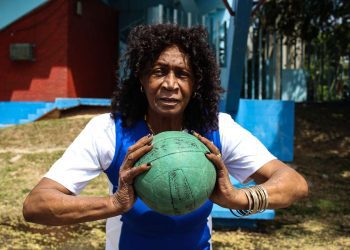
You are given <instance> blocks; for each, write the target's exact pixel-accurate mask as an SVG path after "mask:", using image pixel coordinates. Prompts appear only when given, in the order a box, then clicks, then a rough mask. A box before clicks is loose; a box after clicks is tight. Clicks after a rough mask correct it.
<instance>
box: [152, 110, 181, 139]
mask: <svg viewBox="0 0 350 250" xmlns="http://www.w3.org/2000/svg"><path fill="white" fill-rule="evenodd" d="M182 119H183V116H182V115H181V116H176V117H168V116H158V115H152V114H150V113H147V114H146V115H145V121H146V123H147V125H148V128H149V130H150V131H151V133H153V134H158V133H160V132H163V131H182V130H183V129H184V128H183V126H182Z"/></svg>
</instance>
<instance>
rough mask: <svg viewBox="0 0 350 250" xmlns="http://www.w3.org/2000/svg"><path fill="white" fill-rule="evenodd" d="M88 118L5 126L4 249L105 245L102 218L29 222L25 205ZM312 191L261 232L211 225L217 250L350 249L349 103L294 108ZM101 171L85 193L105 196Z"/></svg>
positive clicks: (298, 154)
mask: <svg viewBox="0 0 350 250" xmlns="http://www.w3.org/2000/svg"><path fill="white" fill-rule="evenodd" d="M90 119H91V116H88V115H84V116H72V117H67V118H62V119H55V120H43V121H38V122H35V123H31V124H27V125H21V126H14V127H9V128H4V129H0V178H1V181H0V201H1V202H0V249H103V248H104V241H105V235H104V229H105V226H104V223H105V221H97V222H91V223H82V224H79V225H74V226H63V227H46V226H41V225H35V224H31V223H26V222H25V221H24V220H23V218H22V211H21V210H22V203H23V200H24V199H25V197H26V195H27V194H28V192H29V191H30V190H31V189H32V188H33V187H34V185H35V184H36V183H37V182H38V181H39V179H40V178H41V177H42V175H43V174H44V173H45V172H46V171H47V170H48V168H49V167H50V166H51V165H52V163H53V162H54V161H55V160H57V159H58V158H59V157H60V156H61V155H62V154H63V152H64V150H65V148H66V147H67V146H68V145H69V144H70V143H71V142H72V141H73V140H74V138H75V137H76V136H77V134H78V133H79V131H80V130H81V129H82V128H83V127H84V126H85V124H86V123H87V122H88V121H89V120H90ZM289 165H290V166H292V167H293V168H296V169H297V170H298V171H299V172H300V173H302V174H303V175H304V176H305V177H306V179H307V181H308V183H309V186H310V196H309V197H308V198H307V199H305V200H302V201H299V202H297V203H295V204H294V205H292V206H291V207H289V208H286V209H280V210H277V211H276V212H277V216H276V219H275V220H274V221H270V222H261V223H260V226H259V228H258V229H256V230H250V231H249V230H244V229H238V230H231V231H219V230H217V231H214V232H213V247H214V250H215V249H230V250H231V249H350V195H349V193H350V192H349V191H350V106H349V104H342V105H338V104H318V105H317V104H313V105H305V104H304V105H301V104H298V105H297V107H296V127H295V160H294V161H293V162H291V163H289ZM106 183H107V180H106V177H105V176H104V175H101V176H99V177H98V178H96V179H95V180H93V181H92V182H91V183H90V184H89V185H88V186H87V188H86V189H85V190H84V192H83V194H82V195H107V194H108V190H107V184H106Z"/></svg>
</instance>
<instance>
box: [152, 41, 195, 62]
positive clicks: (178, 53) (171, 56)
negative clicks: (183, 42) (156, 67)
mask: <svg viewBox="0 0 350 250" xmlns="http://www.w3.org/2000/svg"><path fill="white" fill-rule="evenodd" d="M159 63H160V64H176V65H177V66H182V67H189V61H188V56H187V54H186V53H184V52H183V51H182V50H181V49H179V47H178V46H176V45H172V46H169V47H167V48H165V49H164V50H163V51H162V52H161V53H160V55H159V57H158V59H157V60H156V61H155V64H159Z"/></svg>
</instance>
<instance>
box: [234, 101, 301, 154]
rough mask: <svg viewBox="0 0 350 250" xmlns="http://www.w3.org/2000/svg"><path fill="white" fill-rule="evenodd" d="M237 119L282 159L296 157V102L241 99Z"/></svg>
mask: <svg viewBox="0 0 350 250" xmlns="http://www.w3.org/2000/svg"><path fill="white" fill-rule="evenodd" d="M234 118H235V121H236V122H237V123H238V124H240V125H241V126H243V127H244V128H246V129H247V130H249V131H250V132H251V133H252V134H253V135H255V136H256V137H257V138H258V139H259V140H260V141H261V142H262V143H263V144H264V145H265V146H266V147H267V148H268V149H269V150H270V152H271V153H273V154H274V155H275V156H276V157H277V158H278V159H280V160H282V161H293V156H294V102H293V101H278V100H247V99H241V100H240V102H239V110H238V113H237V115H236V116H235V117H234Z"/></svg>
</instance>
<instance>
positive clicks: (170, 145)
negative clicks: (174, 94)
mask: <svg viewBox="0 0 350 250" xmlns="http://www.w3.org/2000/svg"><path fill="white" fill-rule="evenodd" d="M152 144H153V149H152V150H151V151H150V152H149V153H147V154H145V155H144V156H143V157H141V158H140V159H139V160H138V161H137V162H136V164H135V166H136V167H137V166H140V165H142V164H144V163H148V162H150V163H151V164H152V167H151V169H150V170H148V171H146V172H144V173H142V174H141V175H139V176H137V177H136V178H135V181H134V187H135V191H136V194H137V195H138V196H139V197H140V198H141V199H142V200H143V201H144V203H146V204H147V205H148V206H149V207H150V208H152V209H153V210H155V211H157V212H159V213H162V214H166V215H182V214H186V213H189V212H191V211H193V210H195V209H196V208H198V207H200V206H201V205H202V204H203V203H204V202H205V201H206V200H207V199H208V198H209V196H210V194H211V193H212V191H213V189H214V186H215V182H216V170H215V166H214V165H213V163H212V162H211V161H210V160H208V159H207V157H206V156H205V153H206V152H209V150H208V148H207V147H206V146H205V145H204V144H203V143H201V142H200V141H199V140H198V139H197V138H196V137H194V136H193V135H191V134H188V133H185V132H179V131H167V132H162V133H159V134H157V135H155V136H154V138H153V142H152Z"/></svg>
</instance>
